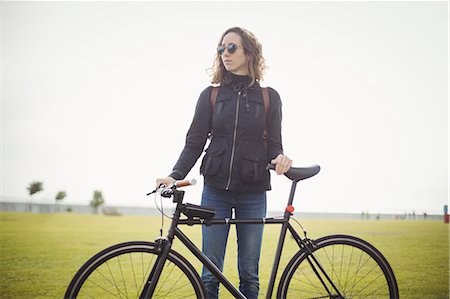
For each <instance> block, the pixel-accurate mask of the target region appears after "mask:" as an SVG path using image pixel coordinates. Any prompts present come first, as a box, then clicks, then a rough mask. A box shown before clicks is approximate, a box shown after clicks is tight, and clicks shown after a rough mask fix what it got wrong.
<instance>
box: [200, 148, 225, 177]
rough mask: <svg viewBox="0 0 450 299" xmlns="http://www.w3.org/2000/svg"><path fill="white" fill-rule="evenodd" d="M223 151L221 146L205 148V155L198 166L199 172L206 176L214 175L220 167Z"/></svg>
mask: <svg viewBox="0 0 450 299" xmlns="http://www.w3.org/2000/svg"><path fill="white" fill-rule="evenodd" d="M224 151H225V149H224V148H223V147H222V148H219V149H215V148H208V149H206V151H205V152H206V155H205V156H204V157H203V160H202V164H201V166H200V173H201V174H203V175H208V176H212V175H216V174H217V173H218V172H219V170H220V169H221V168H222V164H223V155H224Z"/></svg>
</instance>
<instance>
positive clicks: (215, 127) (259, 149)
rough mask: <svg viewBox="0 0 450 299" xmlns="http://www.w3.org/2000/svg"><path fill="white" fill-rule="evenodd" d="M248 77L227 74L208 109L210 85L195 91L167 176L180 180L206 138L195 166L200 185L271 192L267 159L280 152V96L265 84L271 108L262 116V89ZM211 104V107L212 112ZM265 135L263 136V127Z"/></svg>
mask: <svg viewBox="0 0 450 299" xmlns="http://www.w3.org/2000/svg"><path fill="white" fill-rule="evenodd" d="M247 82H248V77H247V76H237V75H233V76H232V82H231V83H230V84H227V85H224V86H221V87H220V88H219V92H218V95H217V101H216V104H215V107H211V103H210V95H211V90H212V87H211V86H209V87H207V88H206V89H205V90H203V92H202V93H201V94H200V97H199V100H198V102H197V106H196V109H195V115H194V119H193V121H192V124H191V126H190V128H189V131H188V133H187V136H186V144H185V147H184V149H183V151H182V152H181V155H180V157H179V159H178V161H177V163H176V164H175V166H174V168H173V172H172V173H171V174H170V176H171V177H173V178H175V179H177V180H180V179H183V178H184V177H185V176H186V175H187V174H188V172H189V171H190V170H191V168H192V167H193V166H194V164H195V163H196V161H197V160H198V158H199V157H200V155H201V154H202V152H203V149H204V147H205V144H206V141H207V140H208V136H209V135H210V133H211V142H210V144H209V146H208V148H207V149H206V151H205V152H206V154H205V155H204V157H203V160H202V164H201V166H200V172H201V174H202V175H203V176H204V182H205V185H207V186H211V187H215V188H219V189H224V190H231V191H264V190H270V189H271V186H270V174H269V171H267V170H266V169H265V167H266V165H267V163H270V161H271V160H272V159H274V158H275V157H277V156H278V155H279V154H282V153H283V147H282V142H281V100H280V96H279V95H278V93H277V92H276V91H275V90H274V89H272V88H269V89H268V90H269V97H270V107H269V111H268V113H267V116H266V114H265V110H264V102H263V97H262V92H261V87H260V86H259V84H258V83H255V84H253V85H252V86H251V87H247V85H248V83H247ZM213 108H214V111H212V110H213ZM266 122H267V131H268V135H269V136H268V138H267V141H265V140H264V138H263V133H264V129H265V128H266Z"/></svg>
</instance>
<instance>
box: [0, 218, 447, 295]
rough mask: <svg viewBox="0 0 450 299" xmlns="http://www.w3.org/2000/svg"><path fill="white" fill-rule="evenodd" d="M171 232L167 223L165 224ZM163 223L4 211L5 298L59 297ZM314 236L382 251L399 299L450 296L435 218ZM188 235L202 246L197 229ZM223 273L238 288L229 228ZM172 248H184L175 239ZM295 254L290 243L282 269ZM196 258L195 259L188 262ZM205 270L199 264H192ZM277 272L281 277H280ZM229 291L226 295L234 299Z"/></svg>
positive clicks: (269, 252) (265, 258) (325, 227)
mask: <svg viewBox="0 0 450 299" xmlns="http://www.w3.org/2000/svg"><path fill="white" fill-rule="evenodd" d="M165 221H166V222H165V223H166V228H167V226H168V223H169V222H168V220H167V219H166V220H165ZM160 223H161V218H159V217H137V216H118V217H117V216H116V217H115V216H100V215H79V214H31V213H9V212H0V239H1V245H0V256H1V264H0V298H2V299H3V298H62V297H63V295H64V292H65V289H66V287H67V285H68V284H69V282H70V280H71V278H72V277H73V275H74V274H75V272H76V271H77V270H78V268H79V267H80V266H81V265H82V264H83V263H84V261H86V260H87V259H88V258H89V257H91V256H92V255H94V254H95V253H96V252H98V251H100V250H101V249H103V248H105V247H107V246H109V245H112V244H114V243H118V242H123V241H130V240H147V241H153V240H154V239H155V238H156V237H157V236H158V234H159V227H160ZM301 223H302V225H303V226H304V227H305V228H306V229H307V230H308V233H309V235H310V237H312V238H318V237H320V236H323V235H328V234H335V233H340V234H351V235H355V236H357V237H360V238H362V239H365V240H367V241H369V242H370V243H372V244H373V245H374V246H375V247H377V248H378V249H379V250H380V251H381V252H382V253H383V254H384V255H385V257H386V258H387V259H388V261H389V262H390V264H391V266H392V268H393V269H394V271H395V274H396V277H397V281H398V285H399V289H400V295H401V297H402V298H446V299H447V298H449V226H448V225H446V224H444V223H443V222H436V221H364V220H357V221H345V220H336V221H332V220H330V221H326V220H317V221H316V220H305V221H301ZM279 229H280V227H279V226H278V225H272V226H267V227H266V230H265V237H264V245H263V253H262V261H261V269H260V271H261V275H260V276H261V296H260V297H261V298H264V297H265V292H266V290H265V289H266V288H267V284H268V279H269V273H270V269H271V266H272V258H273V252H274V251H275V246H276V242H277V237H278V236H277V234H278V232H279ZM183 231H184V232H186V233H187V234H189V235H190V236H192V239H193V240H194V241H195V242H194V243H196V244H198V245H199V244H200V242H201V234H200V227H186V228H183ZM231 232H232V233H231V235H230V239H229V246H228V250H227V256H226V268H225V270H224V272H225V275H229V276H230V277H232V281H234V282H236V283H237V274H236V246H235V240H236V239H235V234H234V230H233V229H232V230H231ZM175 243H176V245H175V250H177V251H179V252H181V253H183V254H185V253H187V252H186V250H185V249H184V248H182V247H180V246H179V245H180V243H178V242H175ZM294 253H295V246H294V242H293V241H292V240H290V239H289V238H287V241H286V246H285V252H284V257H283V259H282V262H281V268H282V267H283V266H284V265H286V263H287V261H288V260H289V258H290V257H292V255H293V254H294ZM189 260H190V261H193V258H189ZM193 264H194V266H195V267H196V268H197V269H200V265H199V264H198V263H193ZM280 275H281V274H279V276H278V277H280ZM229 297H230V296H229V294H227V293H226V290H224V291H223V292H222V297H221V298H229Z"/></svg>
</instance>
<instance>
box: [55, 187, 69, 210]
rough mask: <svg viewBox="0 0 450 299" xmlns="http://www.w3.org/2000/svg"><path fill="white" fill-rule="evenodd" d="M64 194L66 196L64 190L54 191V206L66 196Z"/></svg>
mask: <svg viewBox="0 0 450 299" xmlns="http://www.w3.org/2000/svg"><path fill="white" fill-rule="evenodd" d="M66 196H67V193H66V191H64V190H63V191H59V192H58V193H56V196H55V204H56V206H58V202H60V201H62V200H63V199H64V198H66ZM58 211H59V206H58Z"/></svg>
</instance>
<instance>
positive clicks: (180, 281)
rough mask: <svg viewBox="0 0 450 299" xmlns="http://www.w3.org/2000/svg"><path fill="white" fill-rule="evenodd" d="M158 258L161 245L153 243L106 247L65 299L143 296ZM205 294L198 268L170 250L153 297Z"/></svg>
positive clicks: (81, 272)
mask: <svg viewBox="0 0 450 299" xmlns="http://www.w3.org/2000/svg"><path fill="white" fill-rule="evenodd" d="M157 257H158V251H157V245H155V244H153V243H150V242H139V241H137V242H126V243H120V244H116V245H113V246H111V247H109V248H106V249H105V250H103V251H101V252H99V253H97V254H96V255H95V256H93V257H92V258H91V259H89V260H88V261H87V262H86V263H85V264H84V265H83V266H82V267H81V269H80V270H79V271H78V272H77V273H76V275H75V277H74V278H73V279H72V281H71V283H70V285H69V287H68V288H67V291H66V294H65V296H64V298H139V296H140V294H141V291H142V289H143V286H144V284H145V283H146V281H147V278H148V276H149V274H150V272H151V270H152V267H153V265H154V263H155V261H156V259H157ZM204 297H205V290H204V286H203V283H202V281H201V279H200V277H199V275H198V273H197V271H196V270H195V269H194V268H193V267H192V265H191V264H190V263H189V262H188V261H187V260H186V259H185V258H183V257H182V256H181V255H180V254H178V253H177V252H175V251H170V253H169V256H168V258H167V260H166V263H165V264H164V268H163V271H162V273H161V276H160V278H159V280H158V284H157V285H156V288H155V291H154V293H153V296H152V298H177V299H178V298H204Z"/></svg>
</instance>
